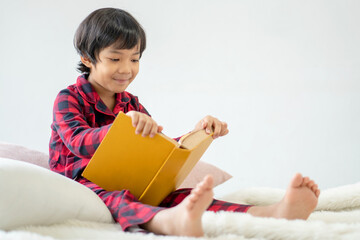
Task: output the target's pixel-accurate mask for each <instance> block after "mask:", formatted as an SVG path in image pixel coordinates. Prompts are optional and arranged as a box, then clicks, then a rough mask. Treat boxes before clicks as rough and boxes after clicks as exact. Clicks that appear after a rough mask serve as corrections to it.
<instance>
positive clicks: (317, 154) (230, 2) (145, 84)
mask: <svg viewBox="0 0 360 240" xmlns="http://www.w3.org/2000/svg"><path fill="white" fill-rule="evenodd" d="M108 6H112V7H119V8H123V9H125V10H128V11H129V12H130V13H132V14H133V15H134V16H135V17H136V18H137V19H138V20H139V21H140V23H141V24H142V25H143V26H144V28H145V30H146V32H147V36H148V48H147V49H146V51H145V53H144V55H143V58H142V60H141V70H140V74H139V75H138V77H137V79H136V81H135V82H134V83H133V85H132V86H130V88H129V89H128V90H129V91H130V92H132V93H134V94H135V95H138V96H139V97H140V100H141V102H142V103H143V104H144V105H145V106H146V107H147V109H148V110H149V111H150V113H151V114H152V115H153V117H154V119H155V120H156V121H157V122H158V123H160V124H162V125H163V126H164V127H165V130H164V132H165V133H166V134H168V135H169V136H173V137H176V136H178V135H180V134H183V133H185V132H187V131H189V130H191V129H192V128H193V126H194V125H195V124H196V122H197V121H198V120H200V119H201V118H202V117H203V116H205V115H207V114H211V115H214V116H216V117H218V118H220V119H222V120H224V121H227V122H228V124H229V129H230V134H229V135H228V136H226V137H224V138H221V139H219V140H216V142H214V144H213V145H212V146H211V148H210V150H209V151H208V152H207V153H206V154H205V156H204V160H205V161H207V162H210V163H213V164H215V165H217V166H219V167H221V168H222V169H224V170H226V171H228V172H230V173H231V174H232V175H234V179H233V180H231V181H229V182H228V183H226V184H224V185H223V186H221V187H220V188H218V190H217V191H218V192H219V193H226V192H229V191H231V190H232V189H236V188H239V187H250V186H265V187H281V188H283V187H285V186H286V185H287V182H288V180H289V178H290V177H291V175H292V174H293V173H294V172H296V171H300V172H303V173H304V174H306V175H310V176H312V177H313V178H315V179H316V180H317V181H318V183H319V185H320V187H321V188H329V187H335V186H339V185H343V184H350V183H354V182H358V181H359V180H360V175H359V172H360V171H359V170H360V163H359V162H360V161H359V160H360V147H359V146H360V124H359V122H360V95H359V93H360V81H359V80H360V67H359V66H360V57H359V56H360V47H359V42H360V28H359V23H360V15H359V14H358V13H359V11H360V2H359V1H349V0H338V1H330V0H324V1H316V0H315V1H313V0H311V1H310V0H308V1H286V0H283V1H281V0H272V1H254V0H248V1H238V0H222V1H215V0H198V1H192V0H183V1H168V0H157V1H153V0H152V1H146V0H144V1H134V0H126V1H125V0H123V1H119V0H114V1H105V0H103V1H96V0H77V1H70V0H66V1H64V0H63V1H45V0H33V1H25V0H12V1H1V2H0V34H1V38H0V41H1V44H0V53H1V57H0V109H1V117H0V125H1V127H0V141H3V142H12V143H16V144H21V145H25V146H27V147H30V148H34V149H37V150H41V151H44V152H46V151H48V141H49V137H50V124H51V114H52V104H53V101H54V98H55V96H56V94H57V93H58V92H59V90H61V89H62V88H65V87H66V86H67V85H69V84H72V83H74V82H75V78H76V76H77V75H78V73H77V72H76V71H75V67H76V63H77V61H78V56H77V55H76V52H75V50H74V48H73V45H72V39H73V35H74V33H75V30H76V28H77V26H78V24H79V23H80V22H81V20H82V19H83V18H85V17H86V16H87V15H88V14H89V13H90V12H91V11H93V10H95V9H97V8H100V7H108Z"/></svg>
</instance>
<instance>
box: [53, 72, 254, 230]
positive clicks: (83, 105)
mask: <svg viewBox="0 0 360 240" xmlns="http://www.w3.org/2000/svg"><path fill="white" fill-rule="evenodd" d="M87 77H88V76H87V75H85V74H84V75H81V76H79V77H78V79H77V82H76V84H74V85H71V86H69V87H67V88H66V89H64V90H62V91H61V92H60V93H59V94H58V96H57V97H56V100H55V103H54V111H53V123H52V125H51V129H52V132H51V139H50V146H49V152H50V159H49V165H50V168H51V170H53V171H55V172H57V173H60V174H62V175H64V176H66V177H69V178H72V179H76V181H78V182H80V183H81V184H83V185H85V186H86V187H88V188H90V189H91V190H92V191H94V192H95V193H96V194H97V195H98V196H99V197H100V198H101V199H102V201H103V202H104V203H105V204H106V206H107V207H108V209H109V210H110V212H111V214H112V216H113V218H114V219H115V221H117V222H118V223H119V224H120V225H121V227H122V229H123V230H128V229H131V228H132V227H135V226H137V225H140V224H143V223H146V222H148V221H149V220H150V219H151V218H152V217H154V216H155V214H156V213H158V212H159V211H161V210H163V209H165V208H169V207H173V206H176V205H177V204H179V203H180V202H181V201H182V200H183V199H184V198H185V197H186V196H188V195H189V194H190V192H191V189H181V190H178V191H175V192H173V193H171V194H170V195H169V196H168V197H167V198H166V199H165V200H164V201H163V202H162V203H161V204H160V206H159V207H153V206H149V205H145V204H142V203H141V202H139V201H138V200H137V199H136V198H135V197H134V196H133V195H132V194H131V193H130V192H129V191H128V190H122V191H106V190H104V189H102V188H101V187H99V186H97V185H96V184H94V183H92V182H90V181H88V180H87V179H85V178H83V177H81V173H82V171H83V170H84V169H85V167H86V165H87V164H88V162H89V161H90V159H91V156H92V155H93V154H94V152H95V150H96V149H97V147H98V146H99V144H100V142H101V141H102V140H103V138H104V137H105V135H106V133H107V131H108V130H109V128H110V126H111V124H112V123H113V121H114V120H115V118H116V116H117V114H118V113H119V112H124V113H126V112H128V111H132V110H134V111H139V112H142V113H145V114H147V115H149V113H148V112H147V111H146V109H145V108H144V107H143V106H142V105H141V104H140V103H139V101H138V98H137V97H135V96H133V95H131V94H130V93H128V92H122V93H120V94H117V96H116V105H115V108H114V110H113V111H111V110H110V109H108V108H107V107H106V105H105V104H104V102H103V101H102V100H101V99H100V96H99V95H98V94H97V92H96V91H95V90H94V89H93V87H92V86H91V84H90V83H89V82H88V81H87ZM149 116H150V115H149ZM178 139H179V138H177V139H176V140H178ZM249 207H250V206H246V205H244V206H243V205H238V204H232V203H226V202H222V201H218V200H214V201H213V203H212V204H211V206H210V207H209V209H208V210H210V211H215V212H216V211H221V210H223V211H239V212H246V211H247V209H248V208H249Z"/></svg>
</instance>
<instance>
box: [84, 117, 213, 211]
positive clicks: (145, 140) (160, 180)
mask: <svg viewBox="0 0 360 240" xmlns="http://www.w3.org/2000/svg"><path fill="white" fill-rule="evenodd" d="M212 140H213V138H212V133H211V134H207V133H205V130H200V131H196V132H191V133H188V134H186V135H184V136H183V137H181V139H180V141H179V142H177V141H175V140H174V139H172V138H170V137H168V136H166V135H164V134H162V133H158V134H156V135H155V136H154V137H153V138H150V137H149V136H147V137H143V136H141V134H135V128H134V127H133V126H132V122H131V118H130V117H129V116H127V115H125V114H124V113H119V114H118V116H117V117H116V119H115V121H114V122H113V124H112V126H111V128H110V129H109V131H108V133H107V134H106V136H105V137H104V139H103V141H102V142H101V144H100V146H99V147H98V148H97V150H96V152H95V154H94V155H93V157H92V158H91V160H90V162H89V164H88V165H87V167H86V168H85V170H84V172H83V173H82V176H83V177H85V178H87V179H88V180H90V181H92V182H93V183H95V184H97V185H99V186H100V187H102V188H104V189H105V190H107V191H114V190H123V189H128V190H130V192H131V193H132V194H133V195H134V196H135V197H137V198H138V199H139V200H140V201H141V202H143V203H145V204H149V205H153V206H156V205H158V204H159V203H161V201H162V200H163V199H164V198H165V197H166V196H167V195H168V194H170V193H171V192H172V191H174V190H176V189H177V188H178V187H179V186H180V184H181V183H182V182H183V181H184V180H185V178H186V176H187V175H188V174H189V173H190V171H191V170H192V168H193V167H194V166H195V164H196V163H197V162H198V161H199V159H200V158H201V156H202V155H203V153H204V152H205V151H206V149H207V148H208V146H209V145H210V144H211V142H212Z"/></svg>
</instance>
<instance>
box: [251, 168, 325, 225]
mask: <svg viewBox="0 0 360 240" xmlns="http://www.w3.org/2000/svg"><path fill="white" fill-rule="evenodd" d="M319 195H320V190H319V189H318V186H317V184H315V182H314V181H313V180H311V179H309V178H308V177H303V176H302V175H301V174H300V173H297V174H296V175H295V176H294V177H293V179H292V180H291V182H290V184H289V187H288V188H287V190H286V193H285V196H284V198H283V199H282V200H281V201H280V202H278V203H276V204H273V205H270V206H254V207H251V208H250V209H249V210H248V213H250V214H251V215H254V216H259V217H274V218H286V219H289V220H291V219H304V220H305V219H307V218H308V217H309V215H310V214H311V213H312V211H314V209H315V207H316V205H317V203H318V198H319Z"/></svg>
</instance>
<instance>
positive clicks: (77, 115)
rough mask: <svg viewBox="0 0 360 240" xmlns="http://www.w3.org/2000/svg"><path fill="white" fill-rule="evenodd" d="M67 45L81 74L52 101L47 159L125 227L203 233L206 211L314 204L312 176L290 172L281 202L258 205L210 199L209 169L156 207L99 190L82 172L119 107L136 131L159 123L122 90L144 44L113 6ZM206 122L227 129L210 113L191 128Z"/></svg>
mask: <svg viewBox="0 0 360 240" xmlns="http://www.w3.org/2000/svg"><path fill="white" fill-rule="evenodd" d="M74 45H75V48H76V49H77V51H78V53H79V55H80V59H81V62H80V64H79V68H78V69H79V70H80V72H82V73H83V74H82V75H81V76H79V77H78V79H77V82H76V84H74V85H71V86H69V87H68V88H66V89H64V90H62V91H60V93H59V94H58V96H57V98H56V100H55V104H54V112H53V114H54V117H53V123H52V125H51V128H52V134H51V140H50V160H49V165H50V168H51V169H52V170H53V171H55V172H58V173H60V174H63V175H65V176H67V177H70V178H72V179H74V180H76V181H78V182H80V183H81V184H83V185H85V186H87V187H89V188H90V189H91V190H93V191H94V192H95V193H96V194H97V195H98V196H99V197H100V198H101V199H102V200H103V201H104V203H105V204H106V205H107V207H108V208H109V210H110V212H111V213H112V215H113V217H114V219H115V220H116V221H117V222H118V223H119V224H120V225H121V227H122V228H123V229H124V230H128V229H130V228H131V227H134V226H140V227H141V228H144V229H146V230H148V231H151V232H154V233H156V234H166V235H179V236H180V235H181V236H202V235H203V234H204V233H203V230H202V225H201V216H202V214H203V212H204V211H205V210H210V211H219V210H225V211H237V212H248V213H250V214H252V215H254V216H263V217H276V218H287V219H307V217H308V216H309V215H310V213H311V212H312V211H313V210H314V208H315V206H316V204H317V199H318V196H319V194H320V192H319V190H318V187H317V185H316V184H315V183H314V181H312V180H310V179H309V178H304V177H302V176H301V175H300V174H296V175H295V176H294V178H293V179H292V181H291V182H290V185H289V187H288V190H287V192H286V195H285V196H284V198H283V200H282V201H280V202H279V203H277V204H274V205H271V206H265V207H259V206H247V205H239V204H233V203H226V202H222V201H218V200H213V191H212V188H213V179H212V177H211V176H207V177H205V178H204V179H203V181H202V182H201V183H199V184H198V185H197V186H196V187H195V188H194V189H193V190H191V191H190V190H188V189H184V190H178V191H176V192H174V193H172V194H170V195H169V196H168V197H167V198H166V199H164V201H163V202H162V203H161V204H160V205H159V206H158V207H153V206H148V205H144V204H142V203H140V202H139V201H138V200H137V199H135V197H134V196H133V195H132V194H131V192H129V191H128V190H126V189H124V190H121V191H106V190H104V189H102V188H100V187H99V186H97V185H96V184H94V183H92V182H90V181H88V180H87V179H85V178H83V177H81V173H82V171H83V170H84V168H85V167H86V165H87V164H88V162H89V160H90V158H91V156H92V155H93V154H94V152H95V150H96V148H97V147H98V146H99V144H100V142H101V141H102V139H103V138H104V136H105V135H106V133H107V131H108V129H109V128H110V126H111V124H112V122H113V121H114V119H115V118H116V116H117V114H118V113H119V112H124V113H126V114H127V115H129V116H130V117H131V119H132V123H133V125H134V127H136V130H135V131H136V133H137V134H142V135H143V136H150V137H153V136H154V135H155V134H156V133H158V132H161V131H162V129H163V127H162V126H159V125H158V124H157V123H156V122H155V121H154V120H153V119H152V118H151V117H150V115H149V113H148V112H147V110H146V109H145V108H144V107H143V106H142V105H141V104H140V103H139V101H138V98H137V97H135V96H133V95H132V94H130V93H128V92H126V91H125V90H126V88H127V87H128V86H129V84H130V83H131V82H132V81H133V80H134V79H135V77H136V75H137V73H138V71H139V60H140V58H141V55H142V53H143V51H144V50H145V47H146V37H145V32H144V30H143V29H142V27H141V26H140V24H139V23H138V22H137V21H136V20H135V19H134V18H133V17H132V16H131V15H130V14H129V13H127V12H125V11H123V10H120V9H113V8H104V9H99V10H96V11H94V12H93V13H91V14H90V15H89V16H88V17H87V18H86V19H85V20H84V21H83V22H82V23H81V24H80V26H79V28H78V30H77V32H76V35H75V39H74ZM211 128H213V129H214V138H217V137H220V136H224V135H226V134H227V133H228V132H229V131H228V129H227V124H226V123H225V122H222V121H220V120H218V119H217V118H214V117H212V116H207V117H205V118H203V119H202V120H201V121H200V122H199V123H198V124H196V126H195V129H194V130H198V129H207V131H209V130H210V129H211Z"/></svg>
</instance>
